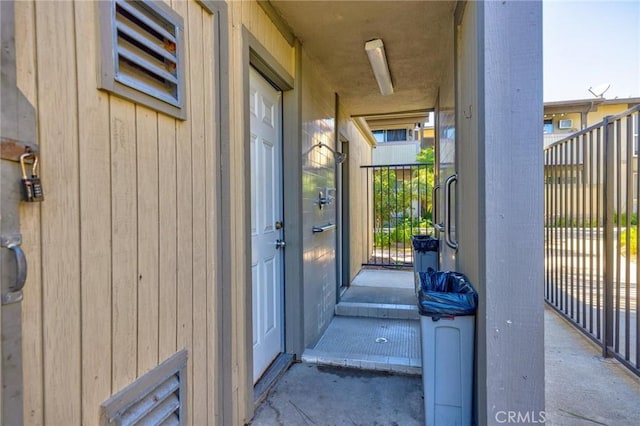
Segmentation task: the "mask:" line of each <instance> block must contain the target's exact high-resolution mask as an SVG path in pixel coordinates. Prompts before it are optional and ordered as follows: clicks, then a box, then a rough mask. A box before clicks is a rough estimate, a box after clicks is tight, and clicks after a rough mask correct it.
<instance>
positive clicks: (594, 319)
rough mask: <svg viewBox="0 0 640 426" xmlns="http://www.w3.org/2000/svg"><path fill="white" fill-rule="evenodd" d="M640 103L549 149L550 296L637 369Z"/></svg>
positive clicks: (547, 281) (556, 305) (639, 359)
mask: <svg viewBox="0 0 640 426" xmlns="http://www.w3.org/2000/svg"><path fill="white" fill-rule="evenodd" d="M639 114H640V106H637V107H635V108H632V109H630V110H628V111H625V112H623V113H621V114H619V115H616V116H610V117H605V119H604V121H602V122H601V123H598V124H596V125H594V126H591V127H589V128H587V129H585V130H582V131H580V132H578V133H574V134H572V135H570V136H569V137H567V138H565V139H562V140H560V141H557V142H555V143H553V144H551V145H549V146H548V147H547V148H546V149H545V154H544V158H545V172H544V174H545V263H546V264H545V299H546V301H547V303H548V304H549V305H550V306H552V307H554V308H555V309H556V310H558V311H559V312H560V313H562V314H563V315H564V316H565V317H567V318H568V319H569V320H571V321H572V322H573V323H574V324H575V325H576V326H577V327H578V328H579V329H580V330H581V331H583V332H584V333H585V334H587V335H588V336H589V337H591V338H592V339H593V340H594V341H596V342H597V343H598V344H599V345H600V346H601V347H602V353H603V356H613V357H615V358H617V359H618V360H619V361H620V362H621V363H622V364H624V365H625V366H626V367H628V368H629V369H630V370H631V371H633V372H634V373H635V374H637V375H640V316H639V315H638V306H639V305H640V293H639V292H638V283H639V282H640V268H639V267H638V266H639V265H640V251H638V232H637V228H638V201H637V200H638V188H639V187H640V177H639V176H640V175H639V174H638V157H637V152H638V121H639V120H638V116H639Z"/></svg>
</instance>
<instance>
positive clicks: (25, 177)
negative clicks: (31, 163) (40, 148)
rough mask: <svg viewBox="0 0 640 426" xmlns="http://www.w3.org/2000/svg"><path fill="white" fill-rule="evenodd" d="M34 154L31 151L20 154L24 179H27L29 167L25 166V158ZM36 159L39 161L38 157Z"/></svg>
mask: <svg viewBox="0 0 640 426" xmlns="http://www.w3.org/2000/svg"><path fill="white" fill-rule="evenodd" d="M32 156H33V154H32V153H31V152H25V153H24V154H22V155H20V168H21V169H22V179H27V169H26V167H25V164H24V161H25V159H27V158H29V157H32ZM36 161H37V157H36ZM31 173H33V169H32V170H31Z"/></svg>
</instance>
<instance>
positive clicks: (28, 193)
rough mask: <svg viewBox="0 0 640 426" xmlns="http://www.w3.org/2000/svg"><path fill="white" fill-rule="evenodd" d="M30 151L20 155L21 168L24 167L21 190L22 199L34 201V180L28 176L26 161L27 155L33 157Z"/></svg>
mask: <svg viewBox="0 0 640 426" xmlns="http://www.w3.org/2000/svg"><path fill="white" fill-rule="evenodd" d="M31 155H32V154H31V153H30V152H25V153H24V154H22V155H21V156H20V168H21V169H22V179H21V180H20V191H21V193H22V201H26V202H33V201H34V200H33V181H32V180H31V179H30V178H28V177H27V169H26V168H25V165H24V161H25V159H26V158H27V157H31Z"/></svg>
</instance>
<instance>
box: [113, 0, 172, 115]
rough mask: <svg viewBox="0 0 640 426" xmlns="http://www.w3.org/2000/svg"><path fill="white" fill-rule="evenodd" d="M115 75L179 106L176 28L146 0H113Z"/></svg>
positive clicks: (123, 82) (120, 80)
mask: <svg viewBox="0 0 640 426" xmlns="http://www.w3.org/2000/svg"><path fill="white" fill-rule="evenodd" d="M113 20H114V26H115V28H116V31H115V36H116V39H115V43H114V45H115V55H114V60H115V67H116V73H115V79H116V80H117V81H119V82H121V83H122V84H126V85H127V86H130V87H133V88H134V89H137V90H140V91H142V92H144V93H147V94H148V95H151V96H154V97H156V98H158V99H161V100H163V101H165V102H167V103H169V104H171V105H174V106H180V98H181V95H182V94H181V93H180V85H179V84H178V82H179V79H180V78H182V76H180V75H179V72H180V71H179V70H180V67H178V61H179V57H180V56H179V55H180V54H181V53H182V52H179V50H178V49H179V43H178V34H179V31H180V28H179V27H178V25H177V24H176V23H174V22H172V21H171V20H170V19H167V17H165V16H163V15H162V14H161V13H160V11H158V10H156V9H155V8H153V6H152V4H150V3H147V2H140V1H136V2H130V1H125V0H116V2H115V7H114V15H113Z"/></svg>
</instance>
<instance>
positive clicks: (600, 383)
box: [251, 274, 640, 426]
mask: <svg viewBox="0 0 640 426" xmlns="http://www.w3.org/2000/svg"><path fill="white" fill-rule="evenodd" d="M383 275H385V274H383ZM379 278H380V280H379V281H376V282H375V284H376V285H375V286H378V287H380V288H384V286H383V283H384V281H386V278H388V277H386V276H379ZM408 278H409V277H408V276H407V277H406V279H407V280H408ZM409 286H410V283H409V282H407V283H406V285H403V286H402V287H405V288H406V287H409ZM381 291H382V292H384V291H386V290H381ZM360 294H362V295H364V294H365V293H360ZM374 299H375V300H376V303H377V302H379V300H377V296H374ZM353 302H354V303H363V302H366V300H365V301H363V300H362V299H358V298H356V299H354V300H353ZM372 302H373V300H372ZM336 318H339V320H338V321H344V320H345V319H344V317H336ZM544 318H545V395H546V415H545V418H546V424H550V425H560V426H562V425H566V426H580V425H585V426H587V425H611V426H626V425H629V426H637V425H639V424H640V378H639V377H637V376H636V375H634V374H633V373H631V372H630V371H629V370H627V369H626V368H625V367H624V366H622V365H621V364H620V363H619V362H618V361H616V360H615V359H612V358H603V357H602V356H601V349H600V348H599V347H598V346H596V345H595V344H594V343H593V342H592V341H591V340H589V339H588V338H587V337H585V336H584V335H583V334H582V333H581V332H579V331H578V330H576V329H575V328H574V326H572V325H571V324H570V323H569V322H568V321H566V320H565V319H564V318H563V317H561V316H560V315H559V314H557V313H556V312H555V311H554V310H553V309H551V308H548V307H546V308H545V312H544ZM354 320H355V319H354ZM360 320H361V319H360ZM389 321H393V320H389ZM413 338H415V335H414V337H413ZM339 357H343V358H344V354H342V355H339ZM303 358H304V356H303ZM320 358H321V357H318V358H317V361H319V360H320ZM326 359H329V360H331V358H330V357H327V358H326ZM346 365H354V364H350V363H349V362H347V363H346ZM355 365H358V364H357V363H356V364H355ZM360 365H362V368H359V369H354V368H345V367H339V366H335V365H331V366H329V365H318V364H312V363H295V364H293V365H292V366H291V367H290V368H289V370H288V371H287V372H286V373H284V375H283V376H282V378H281V379H280V380H279V381H278V382H277V383H276V384H275V386H274V387H273V388H272V389H271V390H270V391H269V393H268V395H267V397H266V399H265V400H264V402H263V403H262V404H261V405H260V406H259V407H258V408H257V409H256V412H255V416H254V419H253V420H252V422H251V424H252V425H270V426H271V425H322V426H330V425H335V426H339V425H351V426H353V425H380V426H381V425H393V426H404V425H407V426H411V425H422V424H424V400H423V392H422V380H421V377H420V376H419V375H404V374H398V373H394V372H384V371H371V370H367V369H365V368H364V367H365V366H366V365H367V363H365V362H362V363H361V364H360Z"/></svg>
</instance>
